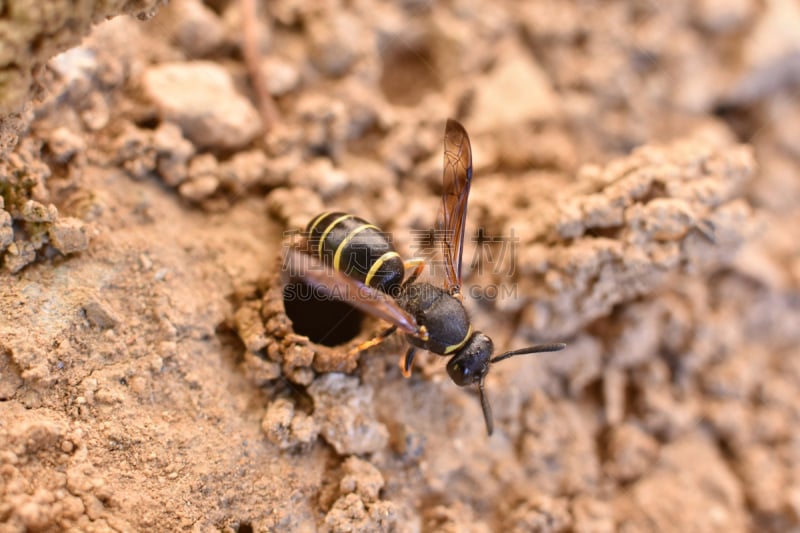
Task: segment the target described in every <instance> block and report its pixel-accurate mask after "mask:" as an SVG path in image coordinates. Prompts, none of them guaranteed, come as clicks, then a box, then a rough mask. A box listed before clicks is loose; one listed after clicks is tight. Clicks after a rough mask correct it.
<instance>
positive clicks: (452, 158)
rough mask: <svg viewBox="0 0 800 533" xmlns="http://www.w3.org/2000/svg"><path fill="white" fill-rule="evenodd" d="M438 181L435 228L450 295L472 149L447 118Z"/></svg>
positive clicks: (455, 287)
mask: <svg viewBox="0 0 800 533" xmlns="http://www.w3.org/2000/svg"><path fill="white" fill-rule="evenodd" d="M442 182H443V186H444V191H443V192H442V211H441V214H440V216H439V228H438V229H439V232H440V235H439V238H440V239H441V241H442V255H443V256H444V262H445V276H446V281H445V289H447V290H448V291H449V292H450V293H451V294H454V293H458V292H460V290H461V256H462V253H463V249H464V227H465V225H466V218H467V199H468V198H469V186H470V183H472V148H471V147H470V144H469V136H468V135H467V131H466V130H465V129H464V126H462V125H461V124H459V123H458V122H457V121H455V120H453V119H448V121H447V126H445V130H444V174H443V175H442Z"/></svg>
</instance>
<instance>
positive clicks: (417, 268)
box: [403, 257, 425, 287]
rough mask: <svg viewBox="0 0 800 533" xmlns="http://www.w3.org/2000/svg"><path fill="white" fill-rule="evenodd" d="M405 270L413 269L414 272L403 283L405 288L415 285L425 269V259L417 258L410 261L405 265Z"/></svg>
mask: <svg viewBox="0 0 800 533" xmlns="http://www.w3.org/2000/svg"><path fill="white" fill-rule="evenodd" d="M403 268H405V269H406V270H408V269H410V268H413V269H414V272H412V273H411V275H410V276H408V278H407V279H406V280H405V281H404V282H403V286H404V287H405V286H407V285H411V284H412V283H414V282H415V281H416V280H417V278H418V277H419V275H420V274H422V271H423V270H424V269H425V258H423V257H415V258H413V259H409V260H408V261H405V262H404V263H403Z"/></svg>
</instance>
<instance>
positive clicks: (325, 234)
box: [317, 215, 355, 270]
mask: <svg viewBox="0 0 800 533" xmlns="http://www.w3.org/2000/svg"><path fill="white" fill-rule="evenodd" d="M348 218H355V215H342V216H340V217H339V218H337V219H335V220H334V221H333V222H331V223H330V224H328V227H327V228H325V231H323V232H322V236H321V237H320V238H319V250H318V251H317V255H319V256H320V257H322V247H323V246H325V239H327V238H328V234H329V233H330V232H331V230H332V229H333V227H334V226H335V225H336V224H338V223H339V222H341V221H342V220H347V219H348ZM336 252H337V253H338V252H339V249H338V248H337V249H336ZM336 270H339V269H338V268H337V269H336Z"/></svg>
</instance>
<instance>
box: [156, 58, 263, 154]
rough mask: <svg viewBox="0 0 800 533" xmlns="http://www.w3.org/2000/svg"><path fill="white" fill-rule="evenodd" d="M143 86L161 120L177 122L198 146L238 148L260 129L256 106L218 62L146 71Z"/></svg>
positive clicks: (168, 66) (196, 62) (172, 65)
mask: <svg viewBox="0 0 800 533" xmlns="http://www.w3.org/2000/svg"><path fill="white" fill-rule="evenodd" d="M142 83H143V86H144V91H145V93H146V94H147V96H148V98H149V99H150V100H151V101H152V102H153V103H154V104H155V106H156V107H157V108H158V111H159V114H160V115H161V117H162V119H164V120H169V121H172V122H175V123H176V124H178V125H179V126H180V127H181V130H182V131H183V134H184V135H185V136H186V137H187V138H188V139H190V140H191V141H192V142H193V143H195V145H197V146H198V147H200V148H211V149H218V150H234V149H237V148H242V147H243V146H245V145H247V144H248V143H249V142H250V141H251V140H253V139H254V138H255V136H256V135H257V134H258V132H259V131H260V130H261V121H260V119H259V116H258V112H257V111H256V109H255V107H253V105H252V104H250V102H249V101H248V100H247V99H246V98H245V97H244V96H242V95H241V94H239V93H238V92H237V91H236V89H235V88H234V85H233V80H232V78H231V76H230V74H229V73H228V71H226V70H225V69H224V68H222V67H221V66H220V65H218V64H217V63H212V62H209V61H193V62H186V63H163V64H160V65H157V66H154V67H151V68H149V69H148V70H147V71H145V73H144V75H143V77H142Z"/></svg>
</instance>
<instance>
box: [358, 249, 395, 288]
mask: <svg viewBox="0 0 800 533" xmlns="http://www.w3.org/2000/svg"><path fill="white" fill-rule="evenodd" d="M393 257H400V254H398V253H397V252H395V251H391V252H386V253H385V254H383V255H382V256H380V257H379V258H378V260H377V261H375V263H374V264H373V265H372V266H371V267H369V272H367V279H365V280H364V284H365V285H366V286H367V287H369V286H370V284H369V282H370V281H372V278H373V277H375V274H377V272H378V270H379V269H380V268H381V266H383V264H384V263H385V262H386V261H388V260H389V259H391V258H393Z"/></svg>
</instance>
